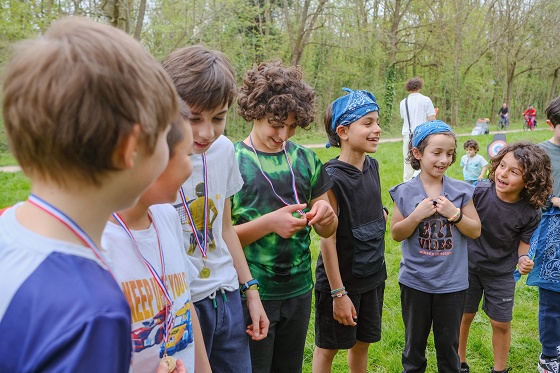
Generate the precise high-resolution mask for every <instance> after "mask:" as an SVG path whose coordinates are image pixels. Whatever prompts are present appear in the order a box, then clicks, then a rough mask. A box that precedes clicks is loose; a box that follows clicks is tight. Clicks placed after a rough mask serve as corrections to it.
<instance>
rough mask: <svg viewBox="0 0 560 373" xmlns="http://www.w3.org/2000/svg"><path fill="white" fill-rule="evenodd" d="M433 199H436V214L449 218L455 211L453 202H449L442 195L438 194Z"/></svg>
mask: <svg viewBox="0 0 560 373" xmlns="http://www.w3.org/2000/svg"><path fill="white" fill-rule="evenodd" d="M435 201H436V210H437V212H438V214H440V215H441V216H444V217H446V218H448V219H449V218H450V217H452V216H453V215H455V213H456V212H457V207H456V206H455V205H454V204H453V202H451V201H450V200H448V199H447V198H445V197H444V196H439V197H438V198H436V199H435Z"/></svg>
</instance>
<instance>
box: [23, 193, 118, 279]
mask: <svg viewBox="0 0 560 373" xmlns="http://www.w3.org/2000/svg"><path fill="white" fill-rule="evenodd" d="M27 201H28V202H29V203H31V204H32V205H34V206H36V207H38V208H39V209H41V210H43V211H44V212H46V213H47V214H49V215H50V216H52V217H53V218H55V219H56V220H58V221H59V222H60V223H62V224H63V225H64V226H65V227H66V228H68V229H69V230H70V231H72V233H74V234H75V235H76V237H78V239H79V240H80V241H82V243H83V244H84V245H85V246H87V247H88V248H90V249H91V251H93V253H94V254H95V256H96V257H97V259H99V261H100V262H101V263H103V265H104V266H105V268H106V269H107V271H109V273H111V275H113V273H112V272H111V269H110V268H109V266H108V265H107V263H106V262H105V259H104V258H103V254H101V250H99V247H97V245H96V244H95V242H93V240H92V239H91V237H90V236H89V235H88V234H87V233H86V232H85V231H84V230H83V229H82V228H81V227H80V226H79V225H78V224H77V223H76V222H75V221H74V220H72V218H70V217H69V216H68V215H66V214H65V213H63V212H62V211H60V210H59V209H57V208H56V207H54V206H53V205H51V204H50V203H48V202H47V201H45V200H44V199H41V198H40V197H38V196H36V195H35V194H30V195H29V197H28V198H27ZM113 278H115V276H113ZM115 281H117V280H116V279H115Z"/></svg>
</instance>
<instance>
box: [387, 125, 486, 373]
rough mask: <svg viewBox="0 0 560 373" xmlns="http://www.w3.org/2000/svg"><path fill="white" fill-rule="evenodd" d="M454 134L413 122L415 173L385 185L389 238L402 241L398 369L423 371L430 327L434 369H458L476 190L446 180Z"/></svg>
mask: <svg viewBox="0 0 560 373" xmlns="http://www.w3.org/2000/svg"><path fill="white" fill-rule="evenodd" d="M456 149H457V139H456V137H455V134H454V133H453V131H452V130H451V128H450V127H449V126H448V125H447V124H445V123H444V122H442V121H440V120H434V121H431V122H427V123H424V124H421V125H420V126H418V127H416V129H415V130H414V134H413V136H412V139H411V142H410V145H409V153H408V161H410V164H411V166H412V168H413V169H415V170H418V169H419V170H420V174H419V175H418V176H416V177H415V178H413V179H412V180H410V181H407V182H405V183H402V184H399V185H397V186H395V187H393V188H391V189H389V194H390V195H391V198H392V199H393V201H394V202H395V205H394V208H393V218H392V221H391V235H392V236H393V239H394V240H395V241H398V242H401V248H402V255H403V256H402V260H401V263H400V270H399V285H400V288H401V308H402V317H403V321H404V326H405V347H404V351H403V354H402V365H403V372H423V371H425V370H426V364H427V360H426V356H425V353H426V344H427V340H428V335H429V334H430V329H431V328H432V327H433V332H434V343H435V348H436V352H437V354H436V355H437V365H438V371H439V372H457V373H459V372H460V361H459V355H458V353H457V348H458V346H459V329H460V325H461V317H462V314H463V305H464V303H465V294H466V291H467V288H468V287H469V281H468V258H467V238H472V239H475V238H477V237H478V236H480V232H481V225H480V219H479V218H478V214H477V212H476V209H475V207H474V204H473V201H472V197H473V191H474V187H473V186H471V185H469V184H467V183H465V182H463V181H459V180H455V179H451V178H449V177H447V176H446V175H445V171H447V169H448V168H449V167H450V166H451V165H452V164H453V162H455V158H456V155H457V151H456Z"/></svg>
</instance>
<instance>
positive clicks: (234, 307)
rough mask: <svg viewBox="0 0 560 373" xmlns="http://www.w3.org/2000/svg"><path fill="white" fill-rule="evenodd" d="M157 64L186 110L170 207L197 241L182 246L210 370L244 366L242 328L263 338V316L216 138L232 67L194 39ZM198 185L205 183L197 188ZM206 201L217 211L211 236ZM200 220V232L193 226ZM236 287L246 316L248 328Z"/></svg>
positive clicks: (232, 170) (236, 179) (227, 145)
mask: <svg viewBox="0 0 560 373" xmlns="http://www.w3.org/2000/svg"><path fill="white" fill-rule="evenodd" d="M163 66H164V68H165V70H166V71H167V72H168V74H169V75H170V76H171V79H172V80H173V82H174V83H175V86H176V88H177V92H178V93H179V96H180V97H181V99H183V101H185V102H186V103H187V105H188V106H189V108H190V109H191V111H192V113H191V116H190V118H189V120H190V123H191V127H192V130H193V137H194V148H193V153H194V154H193V157H192V162H193V174H192V176H191V177H190V178H189V179H188V180H187V181H186V182H185V183H184V184H183V186H182V188H181V193H180V196H181V198H180V199H179V201H177V203H176V204H175V207H176V209H177V211H178V212H179V215H180V216H181V217H182V224H183V230H184V236H185V246H186V247H187V248H188V247H189V246H190V243H193V244H194V245H195V247H196V249H195V250H194V251H193V252H188V254H189V258H190V259H191V261H192V262H193V264H194V265H195V266H196V267H197V269H198V270H199V271H200V272H199V275H198V277H197V278H195V279H194V281H193V282H192V284H191V294H192V301H193V302H194V305H195V308H196V311H197V313H198V317H199V320H200V325H201V328H202V334H203V336H204V344H205V346H206V352H207V354H208V358H209V360H210V365H211V366H212V370H213V371H215V372H220V373H224V372H226V373H227V372H232V373H246V372H250V371H251V360H250V356H249V345H248V340H247V334H248V335H249V336H250V337H251V338H252V339H253V340H261V339H263V338H265V337H266V335H267V332H268V324H269V322H268V318H267V317H266V314H265V312H264V309H263V306H262V304H261V300H260V297H259V292H258V285H257V282H256V281H255V280H254V279H253V278H252V276H251V272H250V271H249V267H248V266H247V261H246V260H245V256H244V254H243V249H242V248H241V244H240V243H239V238H238V237H237V234H236V232H235V230H234V229H233V226H232V222H231V204H230V197H231V196H232V195H233V194H235V193H236V192H237V191H239V190H240V189H241V186H242V185H243V179H242V178H241V175H240V173H239V169H238V167H237V163H236V161H235V154H234V150H233V144H232V143H231V141H229V140H228V139H227V138H226V137H225V136H222V134H223V132H224V128H225V125H226V115H227V112H228V109H229V107H230V106H231V103H232V102H233V99H234V98H235V96H236V93H237V84H236V81H235V76H234V72H233V68H232V66H231V64H230V62H229V61H228V60H227V58H226V56H225V55H224V54H223V53H221V52H218V51H212V50H208V49H206V48H204V47H202V46H199V45H195V46H191V47H188V48H182V49H178V50H176V51H174V52H172V53H171V54H170V55H169V56H167V57H166V58H165V60H164V61H163ZM200 188H204V193H203V194H202V193H200ZM197 191H198V192H199V193H197ZM200 197H202V198H203V199H204V208H202V209H195V208H193V207H192V205H191V203H192V202H193V201H194V200H196V199H197V198H200ZM212 205H214V206H215V207H216V209H217V211H218V217H217V218H216V219H215V221H214V222H213V223H212V234H210V224H211V221H210V220H211V218H210V212H209V210H210V206H212ZM201 215H202V216H201ZM212 219H213V218H212ZM199 220H202V221H203V224H202V226H203V228H202V230H198V229H197V227H196V226H197V224H196V222H197V221H199ZM212 240H213V241H214V245H211V241H212ZM240 290H241V293H243V295H244V296H245V297H246V302H247V306H248V308H249V312H250V315H251V322H250V323H249V325H248V326H245V325H247V324H245V321H244V317H243V308H242V306H241V295H240Z"/></svg>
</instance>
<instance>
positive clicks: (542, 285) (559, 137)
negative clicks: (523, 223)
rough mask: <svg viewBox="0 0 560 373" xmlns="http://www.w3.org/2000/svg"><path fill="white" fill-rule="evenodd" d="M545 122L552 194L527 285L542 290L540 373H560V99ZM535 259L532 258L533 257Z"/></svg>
mask: <svg viewBox="0 0 560 373" xmlns="http://www.w3.org/2000/svg"><path fill="white" fill-rule="evenodd" d="M546 118H547V119H546V123H547V124H548V127H549V128H550V129H551V130H552V132H553V135H552V138H551V139H550V140H547V141H544V142H542V143H540V144H539V146H540V147H541V148H542V149H543V150H544V151H545V152H546V153H547V154H548V156H549V157H550V161H551V162H550V163H551V167H552V179H553V181H554V183H553V184H552V187H553V194H552V195H550V196H549V199H548V201H547V204H546V207H545V209H544V211H543V217H542V220H541V222H540V224H539V227H538V228H537V230H536V231H535V233H534V234H533V236H532V238H531V243H530V244H531V248H530V251H531V252H532V253H534V254H535V259H534V261H535V268H533V270H532V271H531V272H530V273H529V276H528V278H527V284H528V285H536V286H538V287H539V338H540V341H541V345H542V351H541V355H540V357H539V363H538V371H539V372H541V373H558V372H560V240H559V239H558V237H559V236H558V232H559V230H560V198H559V197H560V97H556V98H555V99H554V100H552V101H551V102H550V103H549V104H548V106H547V108H546ZM531 256H532V255H531Z"/></svg>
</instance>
